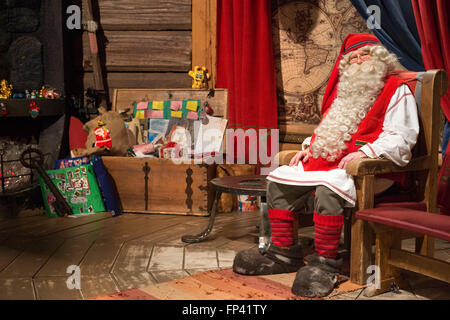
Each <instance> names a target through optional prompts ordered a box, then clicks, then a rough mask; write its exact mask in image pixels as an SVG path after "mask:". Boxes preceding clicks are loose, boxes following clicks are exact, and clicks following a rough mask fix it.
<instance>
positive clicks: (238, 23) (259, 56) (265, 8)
mask: <svg viewBox="0 0 450 320" xmlns="http://www.w3.org/2000/svg"><path fill="white" fill-rule="evenodd" d="M271 16H272V15H271V3H270V0H218V2H217V85H216V86H217V87H218V88H228V120H229V126H228V127H229V128H242V129H244V130H245V129H249V128H254V129H259V128H269V129H271V128H274V129H275V128H277V98H276V77H275V64H274V57H273V43H272V17H271Z"/></svg>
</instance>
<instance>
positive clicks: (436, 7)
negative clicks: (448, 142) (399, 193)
mask: <svg viewBox="0 0 450 320" xmlns="http://www.w3.org/2000/svg"><path fill="white" fill-rule="evenodd" d="M412 5H413V9H414V16H415V18H416V24H417V29H418V31H419V36H420V41H421V44H422V57H423V62H424V65H425V68H426V69H427V70H429V69H444V70H445V71H446V72H447V75H449V76H450V21H449V20H448V18H449V17H450V2H449V1H448V0H412ZM441 107H442V110H443V111H444V114H445V116H446V117H447V119H450V90H449V91H447V94H445V95H444V96H443V97H442V100H441ZM449 151H450V149H449V148H448V146H447V152H446V154H445V155H443V158H444V160H443V163H442V167H441V170H440V173H439V184H438V196H437V204H438V207H439V209H440V211H441V213H444V214H447V215H450V197H449V196H448V195H449V192H450V184H449V181H448V180H449V178H450V176H449V174H448V169H450V152H449Z"/></svg>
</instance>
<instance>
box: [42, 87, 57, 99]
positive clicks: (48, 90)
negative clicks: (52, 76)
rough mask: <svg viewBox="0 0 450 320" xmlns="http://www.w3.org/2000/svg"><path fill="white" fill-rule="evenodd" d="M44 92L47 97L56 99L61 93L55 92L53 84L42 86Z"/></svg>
mask: <svg viewBox="0 0 450 320" xmlns="http://www.w3.org/2000/svg"><path fill="white" fill-rule="evenodd" d="M41 91H42V94H43V95H44V97H45V98H46V99H56V98H58V97H59V93H56V92H55V88H53V87H52V86H48V85H46V86H42V90H41Z"/></svg>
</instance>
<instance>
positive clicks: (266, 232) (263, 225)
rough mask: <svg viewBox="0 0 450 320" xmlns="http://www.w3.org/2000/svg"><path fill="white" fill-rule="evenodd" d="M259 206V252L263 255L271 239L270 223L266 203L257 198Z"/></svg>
mask: <svg viewBox="0 0 450 320" xmlns="http://www.w3.org/2000/svg"><path fill="white" fill-rule="evenodd" d="M259 205H260V211H259V214H260V224H259V247H258V248H259V252H260V253H264V252H266V251H267V249H268V248H269V244H270V238H271V230H270V222H269V216H268V211H267V203H265V202H262V201H261V197H259Z"/></svg>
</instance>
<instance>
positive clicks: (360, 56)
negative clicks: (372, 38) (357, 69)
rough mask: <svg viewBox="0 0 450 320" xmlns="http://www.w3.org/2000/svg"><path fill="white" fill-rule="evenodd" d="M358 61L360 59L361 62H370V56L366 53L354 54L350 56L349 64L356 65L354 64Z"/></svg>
mask: <svg viewBox="0 0 450 320" xmlns="http://www.w3.org/2000/svg"><path fill="white" fill-rule="evenodd" d="M358 59H361V61H367V60H370V54H369V53H368V52H362V53H357V52H354V53H352V55H351V56H350V63H356V62H358Z"/></svg>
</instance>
